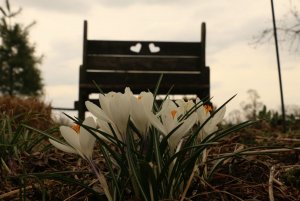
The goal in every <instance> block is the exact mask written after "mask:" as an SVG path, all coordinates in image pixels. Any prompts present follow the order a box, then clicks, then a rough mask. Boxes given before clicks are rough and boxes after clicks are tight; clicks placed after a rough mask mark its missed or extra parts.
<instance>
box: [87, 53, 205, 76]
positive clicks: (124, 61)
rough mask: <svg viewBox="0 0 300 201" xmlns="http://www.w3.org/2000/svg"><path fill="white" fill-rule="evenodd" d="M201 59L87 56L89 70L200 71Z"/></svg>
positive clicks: (194, 57)
mask: <svg viewBox="0 0 300 201" xmlns="http://www.w3.org/2000/svg"><path fill="white" fill-rule="evenodd" d="M200 63H201V58H200V57H196V56H193V57H163V56H156V57H150V56H148V57H147V56H143V57H142V56H139V57H134V56H123V55H112V56H102V55H101V56H87V60H86V64H87V67H88V68H87V69H88V70H124V71H127V70H135V71H170V72H172V71H197V72H199V71H200V69H201V68H200Z"/></svg>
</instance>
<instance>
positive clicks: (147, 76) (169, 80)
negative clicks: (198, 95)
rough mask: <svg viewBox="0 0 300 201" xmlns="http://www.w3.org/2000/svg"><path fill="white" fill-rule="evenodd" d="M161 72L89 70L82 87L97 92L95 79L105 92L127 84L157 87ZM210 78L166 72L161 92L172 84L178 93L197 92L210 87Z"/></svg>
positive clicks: (120, 88)
mask: <svg viewBox="0 0 300 201" xmlns="http://www.w3.org/2000/svg"><path fill="white" fill-rule="evenodd" d="M159 76H160V74H157V73H94V72H87V77H88V78H89V80H88V82H86V83H81V84H80V88H82V89H84V91H85V90H87V91H89V92H97V89H96V87H95V86H93V85H94V84H93V82H92V81H93V80H94V81H95V82H96V83H99V86H100V87H101V89H102V90H103V91H104V92H108V91H111V90H113V91H122V92H123V91H124V88H125V87H126V86H128V87H130V88H131V89H132V90H135V91H144V90H147V89H149V90H151V91H153V90H154V89H155V86H156V83H157V81H158V78H159ZM208 82H209V78H208V77H207V74H206V73H205V74H204V73H203V74H201V73H200V74H164V76H163V80H162V82H161V84H160V88H159V90H160V91H159V92H160V93H162V94H165V93H166V92H167V91H168V90H169V89H170V88H171V86H172V85H174V89H173V91H172V93H176V94H195V92H197V90H201V89H202V88H208V87H209V86H208V84H209V83H208Z"/></svg>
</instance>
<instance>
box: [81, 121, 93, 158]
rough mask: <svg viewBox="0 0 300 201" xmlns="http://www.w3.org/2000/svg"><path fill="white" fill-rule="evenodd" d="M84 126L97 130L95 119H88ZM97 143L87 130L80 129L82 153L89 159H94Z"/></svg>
mask: <svg viewBox="0 0 300 201" xmlns="http://www.w3.org/2000/svg"><path fill="white" fill-rule="evenodd" d="M83 125H86V126H89V127H91V128H96V123H95V120H94V119H93V117H87V118H86V119H85V120H84V121H83ZM95 141H96V138H95V137H94V136H93V135H92V134H91V133H90V132H89V131H88V130H87V129H85V128H83V127H80V133H79V143H80V147H81V152H82V153H83V154H84V155H85V156H86V157H87V158H88V159H91V158H92V153H93V149H94V144H95Z"/></svg>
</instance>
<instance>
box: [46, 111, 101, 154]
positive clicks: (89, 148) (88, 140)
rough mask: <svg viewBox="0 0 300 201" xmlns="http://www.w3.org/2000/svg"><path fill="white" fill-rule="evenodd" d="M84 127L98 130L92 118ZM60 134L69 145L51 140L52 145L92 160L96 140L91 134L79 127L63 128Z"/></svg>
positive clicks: (86, 121) (85, 122) (85, 121)
mask: <svg viewBox="0 0 300 201" xmlns="http://www.w3.org/2000/svg"><path fill="white" fill-rule="evenodd" d="M83 125H86V126H89V127H92V128H96V123H95V121H94V119H93V118H92V117H87V118H86V119H85V120H84V121H83ZM60 132H61V135H62V136H63V138H64V139H65V140H66V141H67V143H68V144H69V145H65V144H61V143H59V142H57V141H54V140H52V139H49V141H50V143H51V144H52V145H54V146H55V147H56V148H58V149H60V150H62V151H64V152H68V153H76V154H79V155H80V156H81V157H82V158H84V159H87V160H91V158H92V154H93V149H94V144H95V140H96V138H95V137H94V136H93V135H92V134H91V133H89V132H88V131H87V130H86V129H85V128H83V127H80V126H79V125H75V126H73V127H68V126H61V127H60Z"/></svg>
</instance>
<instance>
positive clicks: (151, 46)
mask: <svg viewBox="0 0 300 201" xmlns="http://www.w3.org/2000/svg"><path fill="white" fill-rule="evenodd" d="M149 50H150V52H151V53H157V52H159V51H160V47H158V46H156V45H155V44H154V43H150V44H149Z"/></svg>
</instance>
